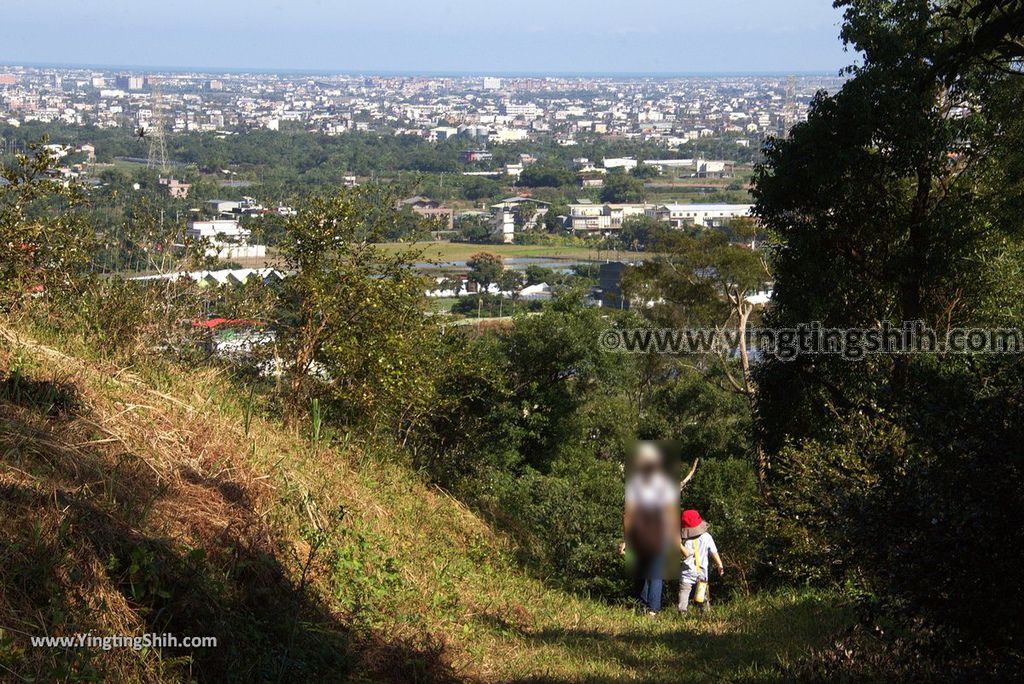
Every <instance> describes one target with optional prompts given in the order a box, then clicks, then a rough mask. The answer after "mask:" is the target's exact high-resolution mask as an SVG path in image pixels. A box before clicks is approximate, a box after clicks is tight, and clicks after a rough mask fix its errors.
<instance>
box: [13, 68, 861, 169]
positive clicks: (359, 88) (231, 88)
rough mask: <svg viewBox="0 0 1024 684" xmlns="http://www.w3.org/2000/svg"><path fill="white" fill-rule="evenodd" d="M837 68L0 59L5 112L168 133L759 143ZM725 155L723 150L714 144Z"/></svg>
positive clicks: (798, 115) (796, 114)
mask: <svg viewBox="0 0 1024 684" xmlns="http://www.w3.org/2000/svg"><path fill="white" fill-rule="evenodd" d="M842 80H843V79H842V78H840V77H837V76H808V75H798V76H785V75H776V76H767V75H749V76H741V75H736V76H692V77H625V76H617V77H612V76H607V77H598V76H578V77H569V76H514V77H512V76H504V77H501V76H439V75H424V76H413V75H376V76H374V75H368V76H357V75H327V74H323V75H305V74H291V75H286V74H270V73H237V72H224V73H203V72H185V71H164V72H145V73H143V72H141V71H128V70H118V69H109V70H105V69H95V68H84V67H83V68H72V67H66V68H58V67H51V68H44V67H28V66H24V67H19V66H7V67H0V123H6V124H7V125H10V126H18V125H20V124H22V123H28V122H32V121H38V122H44V123H62V124H65V125H71V126H96V127H100V128H115V127H128V126H133V127H137V128H139V129H142V130H145V129H147V128H152V127H153V126H154V125H155V122H159V123H160V127H161V128H162V129H163V130H165V131H166V132H167V133H183V132H218V131H219V132H224V133H237V132H242V131H245V130H253V129H261V128H262V129H270V130H278V129H279V128H280V127H281V126H282V125H285V124H293V125H297V126H301V127H302V128H304V129H306V130H308V131H310V132H315V133H320V134H325V135H341V134H344V133H345V132H347V131H353V130H356V131H379V132H381V133H387V134H393V135H414V136H420V137H423V138H426V139H430V140H444V139H446V138H450V137H453V136H465V137H466V138H467V139H468V140H469V141H471V142H472V143H474V144H476V145H478V146H481V147H483V146H486V145H487V144H501V143H507V142H516V141H525V140H555V141H557V142H558V143H559V144H562V145H566V146H571V145H573V144H575V143H576V142H577V139H578V138H579V137H580V136H607V137H610V138H619V139H635V140H638V141H643V142H653V143H656V144H660V145H663V146H664V147H665V148H666V149H670V150H681V149H685V146H686V145H687V144H688V143H691V142H692V141H694V140H698V139H701V138H714V137H718V138H721V139H722V140H723V141H728V144H729V145H731V146H738V147H751V146H753V147H757V146H758V145H759V144H760V142H761V140H762V139H763V138H764V137H765V136H768V135H781V134H783V133H784V132H785V131H786V130H788V127H789V126H790V125H792V124H793V123H795V122H797V121H799V120H801V119H803V118H804V117H805V115H806V110H807V107H808V104H809V103H810V101H811V99H812V97H813V96H814V93H815V92H816V91H818V90H819V89H825V90H828V91H835V90H836V89H837V88H838V87H839V86H840V85H841V83H842ZM722 156H723V157H726V158H727V157H728V156H729V154H728V150H722Z"/></svg>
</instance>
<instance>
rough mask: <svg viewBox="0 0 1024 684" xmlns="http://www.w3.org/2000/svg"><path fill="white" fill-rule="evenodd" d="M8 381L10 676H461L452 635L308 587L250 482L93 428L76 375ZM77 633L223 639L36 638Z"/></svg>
mask: <svg viewBox="0 0 1024 684" xmlns="http://www.w3.org/2000/svg"><path fill="white" fill-rule="evenodd" d="M0 390H3V392H2V394H0V520H2V521H3V524H2V525H0V680H3V679H4V678H5V677H7V676H8V675H10V674H11V673H16V675H17V676H18V677H19V678H27V680H34V681H40V680H41V681H56V680H71V679H74V680H78V679H89V680H103V681H128V680H131V681H152V680H163V679H173V680H178V679H184V680H198V681H213V682H227V681H277V682H280V681H338V680H342V679H346V678H353V677H355V678H360V679H362V678H372V679H375V680H391V681H422V680H430V681H441V680H448V679H454V676H453V675H452V672H451V670H450V668H449V667H448V665H447V661H446V657H445V653H444V652H443V649H425V648H423V647H418V646H415V645H412V644H408V643H405V642H403V641H401V640H399V639H390V638H386V637H384V636H382V635H380V634H376V633H368V632H365V631H360V632H359V633H354V632H352V631H351V630H350V629H349V628H348V627H347V625H346V624H345V620H344V618H343V617H342V616H340V615H337V614H335V613H333V612H332V611H331V610H330V608H329V607H328V606H327V605H325V604H324V603H323V602H322V601H320V600H318V599H317V597H316V596H315V595H314V594H312V593H311V592H308V591H299V589H298V587H297V586H296V583H295V582H294V581H293V580H292V577H293V573H289V572H288V569H287V564H288V563H291V564H293V565H294V562H295V561H294V560H292V559H290V558H288V557H287V556H286V554H287V553H290V548H291V543H292V542H291V540H285V539H281V538H278V536H277V535H276V534H275V532H274V530H272V529H271V528H270V527H269V526H268V525H267V523H266V522H265V519H264V518H263V516H261V515H260V513H259V512H258V506H257V505H256V501H258V500H259V496H260V495H259V492H253V491H250V489H251V484H250V483H249V482H246V481H245V480H244V479H242V480H237V481H235V480H231V479H229V478H230V477H231V476H230V475H221V476H218V477H211V476H207V475H204V474H202V473H201V472H199V471H198V470H196V469H193V468H190V467H187V466H185V465H184V464H183V463H181V462H164V463H158V464H154V463H153V462H147V461H146V458H145V457H144V456H141V455H139V454H135V453H132V452H130V451H128V450H127V448H126V447H125V445H124V444H123V443H122V442H119V441H118V440H116V439H113V438H109V437H107V436H106V435H104V434H103V433H100V434H97V431H96V423H95V422H93V421H91V420H87V419H85V417H84V415H81V413H80V412H81V411H82V410H83V409H82V408H81V404H80V402H79V400H78V398H77V397H76V396H75V394H74V388H73V387H71V386H69V385H61V386H60V387H47V386H46V383H41V382H37V381H26V380H25V379H24V378H19V379H18V380H17V381H11V380H10V379H8V381H6V382H4V383H3V384H2V385H0ZM54 407H58V409H59V410H55V409H54ZM58 414H59V415H58ZM154 437H156V435H154ZM179 456H180V457H181V460H186V458H187V455H179ZM80 633H92V634H93V635H95V636H113V635H141V634H145V633H153V634H173V635H175V636H176V637H178V638H182V637H190V636H211V637H215V638H216V639H217V645H216V646H215V647H204V648H184V647H177V648H171V647H168V648H162V649H159V650H149V651H146V652H137V651H132V650H130V649H112V650H109V651H104V650H101V649H88V648H68V649H62V648H53V649H51V648H34V647H32V646H31V645H30V643H29V641H30V640H29V637H30V636H42V635H73V634H80Z"/></svg>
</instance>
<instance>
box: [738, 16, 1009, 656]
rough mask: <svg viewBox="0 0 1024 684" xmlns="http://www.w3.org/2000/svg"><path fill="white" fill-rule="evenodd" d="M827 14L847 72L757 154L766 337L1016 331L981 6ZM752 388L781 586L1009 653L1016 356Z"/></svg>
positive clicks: (1005, 121) (818, 363)
mask: <svg viewBox="0 0 1024 684" xmlns="http://www.w3.org/2000/svg"><path fill="white" fill-rule="evenodd" d="M836 4H837V6H840V7H843V8H844V10H845V18H844V26H843V31H842V36H843V39H844V40H845V41H846V42H847V44H848V45H849V46H850V47H851V48H852V49H854V50H856V51H858V52H859V53H860V54H861V55H862V64H861V65H860V66H858V67H855V68H853V69H851V70H850V76H851V78H850V80H849V81H848V82H847V83H846V84H845V85H844V86H843V88H842V89H841V90H840V91H839V92H837V93H835V94H833V95H828V94H824V93H821V94H819V95H818V96H817V97H816V98H815V100H814V102H813V104H812V106H811V109H810V112H809V115H808V119H807V121H806V122H805V123H802V124H799V125H798V126H796V127H795V128H794V129H793V131H792V133H791V135H790V137H789V139H788V140H785V141H783V140H773V141H770V142H769V143H768V145H767V146H766V149H765V162H764V164H763V165H762V166H761V167H760V169H759V170H758V173H757V176H756V183H755V189H754V193H755V196H756V200H757V209H756V212H757V214H758V215H759V217H760V218H761V220H762V221H763V222H764V224H765V225H766V227H767V228H768V229H769V231H770V232H771V235H772V239H771V254H772V258H773V271H774V274H775V276H776V282H775V291H774V298H773V302H772V307H771V311H770V314H769V316H768V324H769V325H771V326H773V327H776V328H794V327H797V326H800V325H807V324H810V323H812V322H821V323H822V324H823V326H824V327H833V328H843V329H876V330H877V329H880V328H881V327H882V326H883V324H886V323H889V324H893V325H896V326H901V325H903V324H904V323H905V322H919V324H920V325H921V326H923V327H928V328H930V329H934V330H935V331H937V334H938V337H939V339H944V336H945V334H946V333H947V332H948V331H950V330H952V329H953V328H968V327H975V328H977V327H988V328H992V327H1007V326H1013V327H1016V325H1017V324H1018V322H1019V320H1020V317H1021V314H1022V313H1024V309H1022V306H1021V302H1022V301H1024V290H1022V281H1021V279H1020V277H1019V275H1018V274H1019V272H1020V269H1021V266H1022V264H1024V261H1022V256H1021V255H1022V254H1024V246H1022V245H1024V243H1022V232H1024V231H1022V228H1024V226H1022V225H1021V222H1020V219H1019V216H1020V208H1021V206H1022V200H1024V184H1022V182H1021V180H1020V179H1021V178H1022V176H1021V169H1022V168H1024V166H1022V163H1024V158H1022V155H1021V153H1020V150H1021V149H1022V143H1024V125H1022V118H1021V114H1020V109H1019V103H1020V102H1021V101H1024V79H1021V77H1020V76H1019V75H1018V73H1019V72H1018V70H1017V65H1016V63H1015V62H1013V61H1012V60H1007V59H1006V58H1005V56H1004V52H1003V50H1004V48H1005V46H1004V44H1003V42H1002V41H1000V40H992V39H986V41H984V42H978V40H976V37H977V36H978V35H979V33H982V34H983V33H984V32H985V29H984V28H983V26H982V23H983V22H984V21H986V19H985V17H986V16H987V15H982V14H976V13H973V12H972V11H971V7H973V6H976V5H977V6H981V4H982V3H973V2H967V3H942V2H940V3H936V2H928V1H927V0H840V1H839V2H837V3H836ZM1018 9H1019V8H1018ZM970 17H973V18H970ZM1011 42H1012V40H1011ZM1014 44H1015V43H1014ZM755 378H756V380H757V382H758V387H759V396H758V406H757V409H758V416H759V418H760V428H761V435H762V439H763V441H764V444H765V445H766V447H767V449H768V452H769V454H770V455H771V456H772V458H773V459H774V468H773V471H772V477H771V483H772V485H773V487H772V494H773V503H774V505H775V510H776V513H777V515H778V520H779V526H778V527H777V529H776V534H777V535H778V536H779V541H780V542H783V541H784V542H785V543H782V544H780V549H788V550H789V551H790V552H791V555H789V556H788V557H787V558H786V560H785V561H784V562H782V563H781V565H780V567H783V568H785V569H787V570H788V571H792V572H794V573H795V574H799V575H803V576H808V575H812V576H818V577H828V578H831V579H838V578H844V579H847V580H851V581H854V582H856V583H857V584H859V585H860V586H861V587H862V588H866V589H868V590H870V591H872V592H874V595H875V596H876V597H881V598H883V599H884V602H888V603H890V604H891V605H895V606H898V607H901V608H903V609H904V610H905V611H906V614H907V615H911V616H913V617H915V618H917V619H924V620H925V621H926V622H927V624H929V625H930V626H932V627H936V626H937V627H940V628H941V630H942V633H945V634H947V635H950V638H956V637H955V636H953V635H956V634H958V633H959V634H960V635H961V636H964V635H967V636H969V637H970V639H971V643H972V647H976V646H981V647H984V646H997V645H998V646H999V647H1000V648H1007V647H1008V648H1009V649H1011V650H1010V651H1006V652H1012V649H1019V647H1020V644H1019V641H1017V640H1016V636H1015V635H1014V634H1013V633H1012V632H1013V630H1012V629H1003V627H1007V628H1008V627H1009V626H1010V625H1011V624H1012V623H1013V621H1014V620H1015V619H1016V618H1014V617H1013V616H1014V615H1015V614H1017V613H1018V612H1019V611H1020V610H1021V608H1022V606H1024V602H1022V600H1021V597H1022V593H1021V589H1020V586H1019V583H1018V582H1017V581H1016V579H1008V578H1016V577H1018V576H1019V575H1020V574H1021V573H1022V572H1024V560H1022V558H1024V557H1022V554H1021V552H1020V549H1021V548H1022V544H1024V537H1022V528H1021V526H1020V525H1019V520H1016V518H1017V516H1016V515H1015V514H1012V513H1009V511H1016V510H1019V509H1020V507H1021V505H1022V504H1024V500H1022V496H1021V492H1022V491H1024V490H1022V484H1024V478H1022V469H1021V462H1020V458H1019V447H1017V446H1014V445H1015V444H1019V442H1020V439H1021V438H1022V437H1024V434H1022V430H1021V427H1022V426H1024V408H1022V407H1024V369H1022V365H1021V360H1020V357H1019V356H1017V355H1012V356H974V357H968V356H958V355H943V354H936V353H920V354H904V355H874V356H869V357H867V358H864V359H862V360H860V361H855V362H851V361H846V360H843V359H842V358H840V357H838V356H834V355H807V354H805V355H802V356H799V357H798V358H796V359H795V360H791V361H782V360H771V359H770V360H768V361H766V362H765V363H764V364H762V365H761V366H760V368H759V369H757V370H756V371H755ZM1010 549H1014V550H1013V551H1010ZM991 554H995V555H996V556H997V557H998V562H999V565H1000V574H999V577H998V578H989V579H990V581H989V582H987V583H985V582H981V583H975V582H972V578H970V577H968V576H966V575H965V574H964V573H963V562H964V559H965V558H981V557H984V556H991ZM1004 580H1005V581H1004ZM869 595H870V594H869ZM969 651H970V649H966V650H965V655H969Z"/></svg>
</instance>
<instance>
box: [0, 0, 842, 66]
mask: <svg viewBox="0 0 1024 684" xmlns="http://www.w3.org/2000/svg"><path fill="white" fill-rule="evenodd" d="M9 5H10V6H9V7H7V8H6V9H5V10H4V24H5V27H6V29H7V30H6V31H4V34H5V36H4V40H3V41H2V43H0V63H4V64H8V65H14V64H17V65H25V66H34V65H40V66H42V65H45V66H82V67H120V68H134V69H167V70H172V69H173V70H223V71H254V72H255V71H259V72H268V71H269V72H305V71H308V72H316V73H353V72H356V73H402V74H459V75H475V74H487V73H493V74H496V75H503V74H508V75H529V74H545V75H553V74H557V75H570V74H571V75H709V76H710V75H730V74H731V75H738V74H751V75H756V74H775V73H790V72H800V73H808V74H824V73H834V72H838V71H839V69H840V68H841V67H843V66H846V65H847V64H849V63H851V62H852V61H853V58H854V56H853V55H851V54H849V53H846V52H844V50H843V46H842V44H841V42H840V41H839V38H838V33H839V22H840V19H841V13H840V12H839V11H837V10H835V9H834V8H833V7H832V3H831V1H830V0H778V2H774V3H771V6H769V5H768V3H763V2H758V0H724V1H723V2H719V3H717V4H711V3H701V4H697V3H687V4H685V5H684V4H681V3H680V2H678V0H676V1H675V2H673V1H670V0H639V1H638V2H634V3H632V4H631V5H629V6H628V7H624V6H623V5H622V4H621V3H612V2H609V1H608V0H591V1H590V2H583V0H565V1H564V2H562V3H559V4H557V5H556V4H554V3H545V2H543V1H542V0H521V1H520V3H518V4H517V6H516V9H515V12H514V13H513V12H511V11H509V10H503V9H500V8H493V9H492V8H484V7H483V6H481V5H480V4H479V3H471V2H469V1H468V0H446V1H445V2H440V3H433V4H432V5H428V6H424V5H423V4H422V3H420V4H416V3H412V2H410V1H409V0H378V2H375V3H369V4H359V5H354V6H348V7H344V6H337V5H332V4H329V3H327V2H323V1H321V0H297V1H296V2H293V3H291V4H289V5H286V4H284V3H282V2H278V1H277V0H251V1H250V2H248V3H241V2H238V1H237V0H230V1H226V2H219V3H203V2H200V1H199V0H181V1H180V2H178V3H177V4H175V5H173V6H171V5H166V6H163V7H162V8H156V7H145V6H139V5H138V4H137V3H128V2H126V1H124V0H94V1H93V2H90V3H88V4H79V3H78V2H74V1H73V0H54V1H53V2H50V3H47V4H45V5H39V4H36V3H32V2H28V1H26V0H13V2H11V3H9ZM54 17H60V19H61V21H60V22H59V23H55V22H54Z"/></svg>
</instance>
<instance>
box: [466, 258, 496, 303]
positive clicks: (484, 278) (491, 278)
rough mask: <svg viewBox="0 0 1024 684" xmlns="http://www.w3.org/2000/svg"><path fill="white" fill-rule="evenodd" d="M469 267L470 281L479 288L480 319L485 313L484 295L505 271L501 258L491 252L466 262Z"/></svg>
mask: <svg viewBox="0 0 1024 684" xmlns="http://www.w3.org/2000/svg"><path fill="white" fill-rule="evenodd" d="M466 265H467V266H469V280H470V282H472V283H476V284H477V286H478V287H479V292H477V318H480V317H481V315H482V311H483V302H484V295H485V294H486V293H487V290H488V289H489V288H490V287H491V285H492V284H494V283H496V282H498V279H499V278H500V277H501V274H502V272H503V271H504V270H505V267H504V265H503V264H502V261H501V257H500V256H498V255H497V254H491V253H490V252H478V253H477V254H474V255H473V256H471V257H470V258H469V260H468V261H466Z"/></svg>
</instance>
